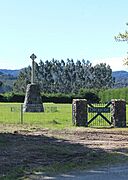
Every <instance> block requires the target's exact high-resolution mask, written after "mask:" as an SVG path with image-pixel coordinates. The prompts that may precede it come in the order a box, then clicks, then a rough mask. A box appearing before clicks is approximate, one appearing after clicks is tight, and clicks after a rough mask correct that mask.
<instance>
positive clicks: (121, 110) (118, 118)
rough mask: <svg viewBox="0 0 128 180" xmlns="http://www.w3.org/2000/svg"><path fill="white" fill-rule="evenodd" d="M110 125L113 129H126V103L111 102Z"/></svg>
mask: <svg viewBox="0 0 128 180" xmlns="http://www.w3.org/2000/svg"><path fill="white" fill-rule="evenodd" d="M111 102H112V107H111V113H112V124H113V126H114V127H126V101H125V100H120V99H117V100H115V99H113V100H111Z"/></svg>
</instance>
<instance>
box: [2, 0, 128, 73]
mask: <svg viewBox="0 0 128 180" xmlns="http://www.w3.org/2000/svg"><path fill="white" fill-rule="evenodd" d="M127 9H128V1H127V0H118V1H117V0H104V1H103V0H4V1H3V0H0V23H1V26H0V27H1V28H0V35H1V36H0V50H1V51H0V68H7V69H19V68H23V67H26V66H28V65H31V59H30V58H29V57H30V55H31V54H32V53H35V54H36V55H37V57H38V58H37V60H36V61H37V62H39V61H40V59H42V60H43V61H45V60H47V59H48V60H51V59H52V58H55V59H58V60H61V59H64V60H66V59H67V58H73V59H74V61H76V60H77V59H79V60H82V59H85V60H89V61H90V62H92V64H95V63H100V62H106V63H107V64H110V65H111V67H112V69H113V70H122V69H125V70H128V68H127V67H125V66H123V58H124V57H125V56H126V55H127V50H128V44H127V43H126V42H120V43H119V42H116V41H115V40H114V36H115V35H117V34H118V33H119V32H124V31H125V30H126V29H127V28H128V27H127V26H126V22H128V19H127V17H128V10H127Z"/></svg>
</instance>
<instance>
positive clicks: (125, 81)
mask: <svg viewBox="0 0 128 180" xmlns="http://www.w3.org/2000/svg"><path fill="white" fill-rule="evenodd" d="M112 76H113V78H114V79H115V84H114V88H121V87H127V86H128V72H127V71H114V72H112Z"/></svg>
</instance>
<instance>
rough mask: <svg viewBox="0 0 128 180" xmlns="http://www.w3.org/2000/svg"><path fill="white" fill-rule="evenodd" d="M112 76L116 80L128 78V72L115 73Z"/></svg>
mask: <svg viewBox="0 0 128 180" xmlns="http://www.w3.org/2000/svg"><path fill="white" fill-rule="evenodd" d="M112 76H113V77H115V78H128V72H127V71H113V72H112Z"/></svg>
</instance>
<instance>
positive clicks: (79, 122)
mask: <svg viewBox="0 0 128 180" xmlns="http://www.w3.org/2000/svg"><path fill="white" fill-rule="evenodd" d="M72 122H73V124H74V125H75V126H87V100H86V99H73V102H72Z"/></svg>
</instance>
